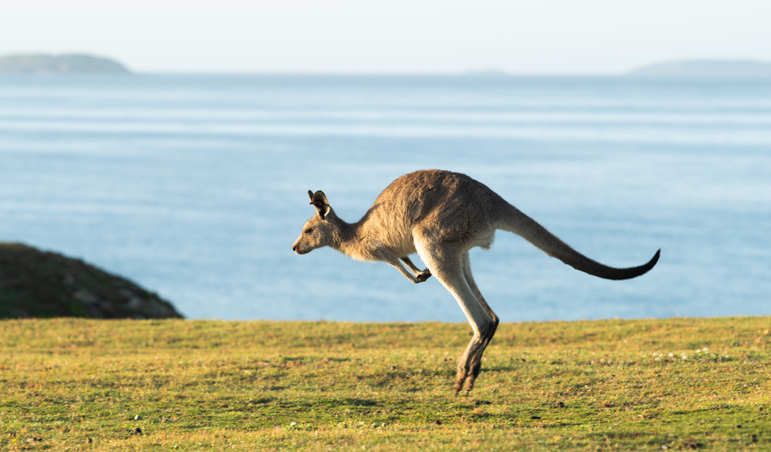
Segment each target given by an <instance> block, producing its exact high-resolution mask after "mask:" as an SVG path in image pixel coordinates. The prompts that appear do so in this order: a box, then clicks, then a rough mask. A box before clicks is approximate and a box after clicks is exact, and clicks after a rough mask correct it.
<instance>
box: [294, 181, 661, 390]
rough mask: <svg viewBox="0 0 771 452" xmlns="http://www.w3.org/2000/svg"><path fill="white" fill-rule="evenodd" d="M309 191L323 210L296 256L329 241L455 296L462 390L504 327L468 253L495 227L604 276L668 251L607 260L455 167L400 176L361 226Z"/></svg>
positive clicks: (488, 241) (485, 244)
mask: <svg viewBox="0 0 771 452" xmlns="http://www.w3.org/2000/svg"><path fill="white" fill-rule="evenodd" d="M308 196H309V197H310V200H311V204H312V205H313V206H314V207H315V208H316V215H314V216H313V217H311V219H310V220H308V221H307V222H306V223H305V226H304V227H303V230H302V233H301V234H300V237H299V238H298V239H297V241H295V242H294V244H293V245H292V250H293V251H294V252H295V253H296V254H307V253H309V252H311V251H313V250H315V249H316V248H321V247H324V246H330V247H332V248H334V249H336V250H338V251H340V252H342V253H344V254H346V255H348V256H350V257H352V258H354V259H357V260H362V261H383V262H386V263H387V264H390V265H391V266H393V267H394V268H396V269H397V270H399V272H401V274H403V275H404V276H406V277H407V279H409V280H410V281H412V282H413V283H416V284H417V283H421V282H423V281H426V280H427V279H428V278H429V277H431V276H432V275H433V276H435V277H436V279H438V280H439V281H440V282H441V283H442V284H443V285H444V287H445V288H446V289H447V290H448V291H450V293H451V294H452V296H453V297H455V300H457V302H458V304H459V305H460V308H461V309H462V310H463V313H464V314H465V315H466V318H467V319H468V321H469V323H470V324H471V328H472V329H473V331H474V336H473V337H472V339H471V342H469V344H468V346H467V347H466V350H465V351H464V352H463V354H462V355H461V357H460V359H459V360H458V368H457V373H456V378H455V392H456V394H457V393H458V392H460V390H461V389H463V388H465V390H466V391H471V390H472V389H473V388H474V382H475V380H476V378H477V376H478V375H479V371H480V369H481V366H482V354H483V353H484V351H485V349H486V348H487V346H488V344H489V343H490V340H491V339H492V338H493V335H494V334H495V330H496V328H497V327H498V322H499V319H498V316H497V315H495V313H494V312H493V310H492V309H490V306H489V305H488V304H487V301H485V299H484V297H483V296H482V294H481V293H480V292H479V288H478V287H477V285H476V283H475V282H474V278H473V276H472V275H471V263H470V262H469V254H468V252H469V250H470V249H471V248H473V247H475V246H479V247H482V248H484V249H489V248H490V246H491V245H492V244H493V240H494V238H495V231H496V230H498V229H502V230H504V231H508V232H513V233H514V234H517V235H519V236H521V237H523V238H524V239H525V240H527V241H529V242H530V243H532V244H533V245H535V246H536V247H537V248H539V249H540V250H541V251H543V252H545V253H546V254H548V255H549V256H551V257H555V258H557V259H559V260H561V261H562V262H564V263H565V264H567V265H570V266H571V267H573V268H575V269H577V270H581V271H582V272H585V273H588V274H590V275H594V276H597V277H600V278H605V279H614V280H620V279H629V278H634V277H636V276H640V275H642V274H644V273H646V272H647V271H648V270H650V269H651V268H653V266H654V265H656V262H657V261H658V259H659V255H660V253H661V250H658V251H656V254H655V255H654V256H653V258H652V259H651V260H650V261H649V262H648V263H647V264H644V265H641V266H638V267H629V268H614V267H609V266H607V265H603V264H601V263H599V262H596V261H594V260H592V259H590V258H588V257H586V256H584V255H582V254H580V253H579V252H577V251H575V250H574V249H573V248H571V247H570V246H568V245H567V244H566V243H564V242H563V241H562V240H560V239H559V238H557V237H556V236H555V235H553V234H552V233H550V232H549V231H547V230H546V229H545V228H544V227H543V226H541V225H540V224H538V223H536V222H535V220H533V219H531V218H530V217H528V216H527V215H525V214H524V213H522V212H520V211H519V210H518V209H517V208H516V207H514V206H512V205H511V204H509V203H508V202H506V201H505V200H504V199H503V198H502V197H500V196H499V195H498V194H496V193H495V192H494V191H492V190H491V189H489V188H487V186H485V185H483V184H482V183H480V182H478V181H476V180H474V179H472V178H470V177H469V176H466V175H464V174H460V173H453V172H449V171H440V170H425V171H417V172H414V173H410V174H407V175H404V176H402V177H400V178H398V179H396V180H395V181H394V182H392V183H391V185H389V186H388V187H387V188H386V189H385V190H383V192H382V193H381V194H380V196H378V197H377V199H376V200H375V203H374V204H372V207H370V208H369V210H368V211H367V213H366V214H365V215H364V217H363V218H362V219H361V220H359V221H358V222H357V223H346V222H345V221H343V220H341V219H340V218H339V217H338V216H337V215H335V211H334V210H333V209H332V207H331V206H330V205H329V201H328V200H327V197H326V196H325V195H324V193H323V192H322V191H320V190H319V191H317V192H315V193H314V192H313V191H311V190H308ZM413 253H417V254H418V256H420V259H421V260H422V261H423V262H424V263H425V264H426V266H427V268H426V269H425V270H420V269H419V268H418V267H417V266H416V265H415V264H413V263H412V261H411V260H410V258H409V255H410V254H413ZM402 263H404V264H406V265H407V267H409V270H407V268H405V267H404V265H402Z"/></svg>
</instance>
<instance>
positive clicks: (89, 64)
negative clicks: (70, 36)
mask: <svg viewBox="0 0 771 452" xmlns="http://www.w3.org/2000/svg"><path fill="white" fill-rule="evenodd" d="M0 74H19V75H58V74H131V71H129V70H128V68H126V66H124V65H123V64H121V63H119V62H117V61H115V60H113V59H110V58H104V57H97V56H93V55H85V54H78V53H72V54H62V55H48V54H20V55H7V56H2V57H0Z"/></svg>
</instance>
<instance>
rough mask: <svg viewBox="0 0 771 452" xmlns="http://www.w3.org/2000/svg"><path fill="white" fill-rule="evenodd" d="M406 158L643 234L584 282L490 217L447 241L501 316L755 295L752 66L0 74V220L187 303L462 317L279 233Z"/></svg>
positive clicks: (533, 211) (616, 312)
mask: <svg viewBox="0 0 771 452" xmlns="http://www.w3.org/2000/svg"><path fill="white" fill-rule="evenodd" d="M428 168H440V169H446V170H452V171H457V172H462V173H465V174H468V175H470V176H471V177H474V178H475V179H478V180H479V181H481V182H483V183H484V184H486V185H487V186H488V187H490V188H492V189H493V190H495V191H496V192H497V193H499V194H500V195H501V196H503V197H504V198H505V199H506V200H508V201H509V202H511V203H512V204H514V205H515V206H517V207H518V208H519V209H520V210H522V211H523V212H525V213H527V214H528V215H530V216H531V217H533V218H534V219H535V220H537V221H539V222H540V223H541V224H542V225H544V226H545V227H546V228H547V229H549V230H550V231H552V232H553V233H554V234H556V235H558V236H559V237H560V238H562V239H563V240H564V241H565V242H567V243H569V244H570V245H571V246H573V247H574V248H576V249H577V250H578V251H580V252H582V253H584V254H586V255H587V256H589V257H592V258H594V259H596V260H599V261H600V262H603V263H606V264H609V265H613V266H620V267H627V266H633V265H640V264H642V263H644V262H647V261H648V259H650V258H651V257H652V256H653V254H654V253H655V252H656V250H657V249H659V248H661V250H662V251H661V260H660V261H659V263H658V265H656V267H655V268H654V269H653V270H652V271H651V272H649V273H648V274H646V275H643V276H641V277H639V278H636V279H633V280H628V281H606V280H601V279H598V278H595V277H592V276H589V275H586V274H584V273H581V272H577V271H575V270H573V269H572V268H570V267H568V266H566V265H563V264H562V263H561V262H559V261H557V260H555V259H551V258H549V257H548V256H546V255H545V254H544V253H542V252H541V251H539V250H537V249H536V248H534V247H533V246H532V245H530V244H529V243H527V242H526V241H524V240H523V239H521V238H520V237H517V236H515V235H513V234H509V233H506V232H503V231H499V232H498V234H497V236H496V243H495V244H494V245H493V247H492V249H491V250H489V251H483V250H479V249H475V250H473V251H472V253H471V262H472V267H473V269H474V275H475V278H476V281H477V283H478V285H479V286H480V289H481V291H482V293H483V294H484V295H485V298H486V299H487V301H488V302H489V303H490V305H491V307H492V308H493V310H495V312H496V313H497V314H498V315H499V317H500V318H501V320H502V321H504V322H515V321H530V320H557V319H559V320H577V319H600V318H616V317H619V318H648V317H661V318H663V317H673V316H698V317H704V316H733V315H770V314H771V278H770V277H769V270H770V269H771V232H770V231H771V82H769V81H747V80H719V81H710V80H651V79H634V78H628V77H485V76H363V75H362V76H337V75H335V76H333V75H329V76H322V75H316V76H311V75H308V76H301V75H284V76H282V75H133V76H109V77H108V76H104V77H102V76H63V77H20V76H3V77H0V241H6V242H9V241H14V242H22V243H26V244H29V245H32V246H36V247H39V248H42V249H45V250H52V251H56V252H60V253H63V254H65V255H68V256H72V257H77V258H80V259H83V260H85V261H86V262H89V263H92V264H94V265H97V266H99V267H101V268H103V269H105V270H107V271H109V272H111V273H115V274H118V275H121V276H125V277H128V278H129V279H131V280H133V281H135V282H137V283H139V284H141V285H143V286H144V287H146V288H148V289H150V290H152V291H155V292H157V293H159V294H160V295H161V296H162V297H164V298H166V299H168V300H170V301H171V302H172V303H174V305H175V306H176V307H177V308H178V309H179V310H180V311H181V312H182V313H183V314H184V315H185V316H187V317H189V318H204V319H225V320H236V319H237V320H247V319H271V320H300V319H303V320H322V319H326V320H339V321H371V322H380V321H407V322H414V321H443V322H463V321H465V317H464V316H463V314H462V312H461V310H460V309H459V308H458V306H457V303H456V302H455V300H454V299H453V298H452V297H451V295H450V294H449V293H448V292H447V291H446V290H445V289H444V288H443V287H442V286H441V284H440V283H439V282H438V281H437V280H436V279H435V278H431V279H429V280H428V281H427V282H425V283H423V284H418V285H414V284H412V283H411V282H409V281H408V280H407V279H406V278H405V277H404V276H402V275H401V274H399V273H398V272H397V271H396V270H394V269H393V268H391V267H390V266H388V265H386V264H383V263H363V262H357V261H353V260H352V259H350V258H348V257H346V256H344V255H342V254H340V253H338V252H336V251H334V250H331V249H328V248H326V249H320V250H316V251H314V252H312V253H310V254H308V255H304V256H296V255H295V254H294V253H293V252H292V250H291V245H292V243H293V242H294V240H295V239H296V238H297V236H298V235H299V233H300V231H301V228H302V226H303V223H304V222H305V221H306V220H307V219H308V218H309V217H310V216H311V215H312V214H313V212H314V210H313V208H312V206H309V205H308V197H307V191H308V190H309V189H310V190H314V191H315V190H323V191H324V192H325V193H326V194H327V196H328V198H329V201H330V204H331V205H332V207H333V208H334V209H335V211H336V212H337V214H338V215H339V216H340V217H342V218H343V219H345V220H347V221H350V222H353V221H357V220H358V219H359V218H361V216H362V215H363V214H364V213H365V212H366V211H367V209H368V208H369V206H370V205H371V204H372V202H373V201H374V199H375V198H376V197H377V195H378V194H379V193H380V191H382V190H383V189H384V188H385V187H386V186H387V185H388V184H389V183H390V182H391V181H393V180H394V179H396V178H397V177H399V176H400V175H402V174H405V173H408V172H412V171H415V170H418V169H428ZM416 259H417V257H416ZM416 263H418V261H417V260H416ZM418 265H419V266H422V265H421V264H418Z"/></svg>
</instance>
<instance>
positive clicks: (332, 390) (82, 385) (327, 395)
mask: <svg viewBox="0 0 771 452" xmlns="http://www.w3.org/2000/svg"><path fill="white" fill-rule="evenodd" d="M769 328H771V317H746V318H716V319H669V320H633V321H627V320H609V321H591V322H590V321H583V322H545V323H507V324H501V326H500V327H499V328H498V334H497V335H496V337H495V339H494V340H493V342H492V344H491V346H490V348H488V351H487V354H486V356H485V360H484V365H483V370H482V373H481V374H480V377H479V379H478V380H477V386H476V388H475V389H474V391H472V392H471V393H470V394H463V393H462V394H460V395H457V396H456V395H455V393H454V391H453V390H452V384H453V378H454V371H455V363H456V360H457V357H458V356H459V355H460V353H461V352H462V351H463V348H464V347H465V345H466V342H467V341H468V340H469V338H470V337H469V334H470V328H469V327H468V326H467V325H464V324H441V323H417V324H412V323H397V324H362V323H337V322H220V321H185V320H158V321H153V320H146V321H130V320H120V321H108V320H101V321H100V320H84V319H51V320H5V321H0V392H1V393H2V400H1V401H0V450H46V449H47V450H67V449H70V450H80V449H83V450H168V449H172V450H199V449H213V450H270V449H273V450H285V449H289V450H291V449H309V450H511V449H527V450H531V449H536V450H538V449H540V450H554V449H584V450H597V449H603V450H639V449H647V450H665V449H686V450H689V449H714V450H726V449H757V450H771V416H770V415H769V411H771V383H769V376H771V356H769V345H770V344H771V334H769ZM137 429H138V430H137ZM139 430H141V434H140V433H139Z"/></svg>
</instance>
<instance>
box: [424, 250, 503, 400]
mask: <svg viewBox="0 0 771 452" xmlns="http://www.w3.org/2000/svg"><path fill="white" fill-rule="evenodd" d="M417 249H418V254H419V255H420V258H421V259H422V260H423V262H425V263H426V265H427V266H428V268H429V269H430V270H431V273H432V274H433V275H434V276H435V277H436V278H437V279H438V280H439V281H440V282H441V283H442V285H444V287H445V288H446V289H447V290H448V291H450V293H451V294H452V296H453V297H455V300H456V301H457V302H458V304H459V305H460V308H461V309H462V310H463V313H464V314H465V315H466V318H467V319H468V321H469V323H470V324H471V328H472V329H473V331H474V336H473V337H472V338H471V341H470V342H469V344H468V346H467V347H466V350H465V351H464V352H463V355H461V357H460V360H459V361H458V370H457V374H456V377H455V391H456V392H459V391H460V390H461V389H463V388H464V386H465V389H466V390H467V391H470V390H471V389H472V388H473V387H474V380H475V379H476V374H478V373H479V365H478V364H477V362H476V361H478V362H481V357H482V353H483V352H484V349H485V347H486V346H487V343H489V341H490V338H491V337H492V333H493V332H494V331H495V327H496V325H497V317H495V321H494V320H493V317H491V316H490V314H489V313H488V312H487V310H489V307H487V309H485V307H486V306H487V304H486V303H485V304H484V306H485V307H483V305H482V304H481V303H480V302H479V301H478V300H477V297H476V295H475V294H474V290H472V288H471V286H470V285H469V283H468V281H467V278H466V276H465V272H464V262H463V261H464V257H463V256H464V254H465V253H466V251H465V250H463V249H462V248H461V247H460V246H459V245H453V244H449V245H448V244H440V245H438V246H426V245H422V244H418V246H417ZM474 286H475V287H476V285H474ZM477 292H478V289H477ZM490 312H492V311H490ZM493 315H494V314H493ZM475 357H476V358H477V360H476V361H474V358H475ZM474 366H476V369H474ZM475 372H476V374H475Z"/></svg>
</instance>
